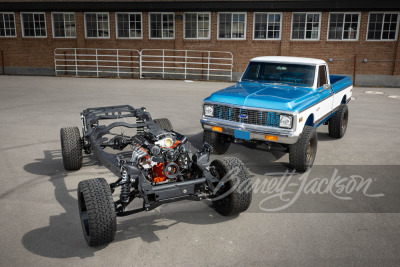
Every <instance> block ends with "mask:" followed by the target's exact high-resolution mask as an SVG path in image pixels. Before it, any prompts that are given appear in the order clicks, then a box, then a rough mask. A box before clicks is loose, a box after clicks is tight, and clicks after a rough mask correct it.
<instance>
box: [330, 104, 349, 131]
mask: <svg viewBox="0 0 400 267" xmlns="http://www.w3.org/2000/svg"><path fill="white" fill-rule="evenodd" d="M348 121H349V109H348V107H347V105H346V104H341V105H340V107H339V110H338V111H337V112H336V113H335V115H333V116H332V118H331V119H330V120H329V125H328V129H329V135H330V136H332V137H334V138H342V137H343V136H344V134H345V133H346V130H347V123H348Z"/></svg>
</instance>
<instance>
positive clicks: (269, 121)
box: [213, 104, 279, 127]
mask: <svg viewBox="0 0 400 267" xmlns="http://www.w3.org/2000/svg"><path fill="white" fill-rule="evenodd" d="M213 106H214V116H213V117H214V118H216V119H221V120H227V121H234V122H239V123H246V124H253V125H261V126H270V127H279V113H276V112H267V111H261V110H252V109H243V108H235V107H229V106H223V105H217V104H214V105H213Z"/></svg>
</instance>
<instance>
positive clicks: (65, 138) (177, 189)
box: [60, 105, 251, 246]
mask: <svg viewBox="0 0 400 267" xmlns="http://www.w3.org/2000/svg"><path fill="white" fill-rule="evenodd" d="M121 118H123V119H124V120H125V121H117V122H112V123H110V124H109V125H101V124H99V122H100V120H101V121H104V120H120V119H121ZM129 118H131V119H132V118H133V119H136V122H135V123H129V122H128V121H127V119H129ZM81 122H82V133H83V137H81V136H80V133H79V128H78V127H67V128H62V129H61V131H60V136H61V147H62V155H63V163H64V167H65V169H67V170H79V169H80V168H81V167H82V159H83V155H82V152H83V151H84V152H85V153H86V154H92V153H93V154H94V156H95V158H97V159H98V160H99V161H100V162H101V163H102V165H104V166H105V167H106V168H108V169H109V170H110V171H111V172H113V173H114V174H115V175H116V176H117V177H118V179H117V180H116V181H115V182H113V183H110V184H108V183H107V182H106V180H105V179H104V178H97V179H91V180H84V181H81V182H80V183H79V185H78V206H79V213H80V218H81V224H82V229H83V233H84V236H85V240H86V242H87V243H88V245H90V246H97V245H102V244H106V243H109V242H111V241H112V240H113V239H114V237H115V233H116V228H117V223H116V217H117V216H126V215H130V214H134V213H137V212H141V211H149V210H152V209H154V208H156V207H158V206H160V205H162V204H164V203H168V202H175V201H179V200H202V199H205V198H210V199H211V200H212V202H213V205H214V207H215V209H216V211H217V212H219V213H221V214H223V215H233V214H238V213H240V212H243V211H245V210H247V208H248V207H249V205H250V203H251V189H250V188H251V180H250V178H249V175H248V172H247V170H246V168H245V167H244V165H243V163H242V162H241V161H240V160H239V159H237V158H224V159H222V160H214V161H212V162H211V164H210V165H209V166H208V164H207V163H208V161H209V156H210V153H211V150H212V148H211V146H209V145H208V144H206V143H205V144H204V145H203V147H202V149H200V150H199V151H197V152H196V153H192V152H191V151H190V149H189V144H188V141H187V138H186V137H185V136H183V135H181V134H179V133H177V132H175V131H173V129H172V125H171V123H170V121H169V120H168V119H158V120H153V119H152V118H151V116H150V114H149V113H148V112H147V111H146V109H145V108H140V109H135V108H133V107H132V106H130V105H121V106H109V107H98V108H88V109H86V110H84V111H83V112H82V113H81ZM117 127H122V128H125V129H126V128H130V129H136V134H135V135H133V136H129V135H125V134H124V132H122V131H121V134H115V133H112V132H111V130H112V129H114V128H117ZM110 136H111V137H110ZM109 150H111V152H110V151H109ZM115 152H117V153H115ZM244 187H247V188H248V189H249V190H243V189H244ZM117 188H120V193H119V197H118V198H117V199H116V200H114V198H113V196H112V194H113V193H114V191H115V190H116V189H117ZM240 189H241V190H240ZM135 198H142V199H143V207H142V208H139V209H133V210H128V209H127V206H128V204H129V203H131V202H132V201H133V200H134V199H135Z"/></svg>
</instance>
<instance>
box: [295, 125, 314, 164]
mask: <svg viewBox="0 0 400 267" xmlns="http://www.w3.org/2000/svg"><path fill="white" fill-rule="evenodd" d="M317 147H318V135H317V131H316V130H315V128H314V127H312V126H304V129H303V133H302V134H301V136H300V138H299V140H297V142H296V143H295V144H293V145H290V150H289V163H290V166H291V167H292V168H293V169H295V170H296V171H299V172H305V171H307V170H308V169H309V168H311V167H312V165H313V163H314V160H315V156H316V154H317Z"/></svg>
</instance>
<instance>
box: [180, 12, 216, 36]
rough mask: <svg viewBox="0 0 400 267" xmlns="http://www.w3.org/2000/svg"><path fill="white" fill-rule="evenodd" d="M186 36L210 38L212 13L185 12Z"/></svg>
mask: <svg viewBox="0 0 400 267" xmlns="http://www.w3.org/2000/svg"><path fill="white" fill-rule="evenodd" d="M185 38H187V39H209V38H210V13H185Z"/></svg>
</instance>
